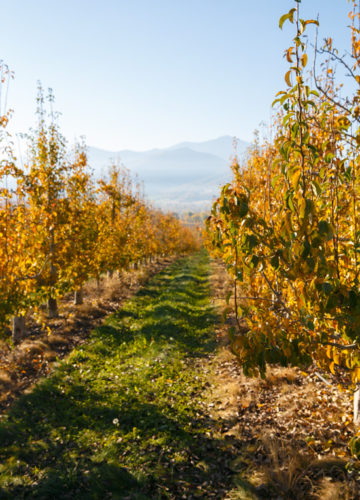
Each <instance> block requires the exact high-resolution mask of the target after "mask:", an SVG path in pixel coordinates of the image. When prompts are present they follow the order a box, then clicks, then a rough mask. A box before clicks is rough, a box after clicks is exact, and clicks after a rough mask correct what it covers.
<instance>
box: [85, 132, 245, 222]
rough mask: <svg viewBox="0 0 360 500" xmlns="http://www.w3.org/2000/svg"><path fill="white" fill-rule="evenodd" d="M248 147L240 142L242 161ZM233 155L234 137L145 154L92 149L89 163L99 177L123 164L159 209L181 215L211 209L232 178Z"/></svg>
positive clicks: (239, 149) (185, 144) (183, 144)
mask: <svg viewBox="0 0 360 500" xmlns="http://www.w3.org/2000/svg"><path fill="white" fill-rule="evenodd" d="M248 146H249V144H248V143H246V142H244V141H240V140H238V148H237V152H238V155H239V156H240V157H242V156H243V155H244V154H245V151H246V149H247V148H248ZM233 155H234V153H233V138H232V137H231V136H223V137H219V138H218V139H214V140H210V141H205V142H183V143H179V144H176V145H174V146H171V147H169V148H164V149H152V150H149V151H143V152H137V151H129V150H123V151H106V150H103V149H99V148H95V147H89V163H90V165H91V167H92V168H93V170H94V172H95V175H96V176H99V175H101V174H104V173H105V172H106V170H107V167H108V165H109V164H110V163H111V161H115V162H121V163H122V164H123V165H124V166H125V167H127V168H128V169H129V170H130V171H131V172H132V173H134V174H137V175H138V176H139V179H140V180H141V181H142V182H144V185H145V192H146V195H147V197H148V198H149V199H150V200H151V201H153V202H154V203H155V205H156V206H158V207H161V208H164V209H171V210H176V211H180V212H181V211H185V210H202V209H204V208H207V207H209V205H210V203H211V200H212V199H213V197H214V196H215V195H216V193H217V191H218V189H219V186H220V185H221V184H222V183H224V182H226V181H227V180H228V179H229V177H230V168H229V166H230V164H231V158H232V156H233Z"/></svg>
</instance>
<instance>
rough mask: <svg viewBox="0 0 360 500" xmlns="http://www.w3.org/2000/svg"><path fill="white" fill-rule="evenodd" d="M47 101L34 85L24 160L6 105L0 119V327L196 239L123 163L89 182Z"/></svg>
mask: <svg viewBox="0 0 360 500" xmlns="http://www.w3.org/2000/svg"><path fill="white" fill-rule="evenodd" d="M1 71H2V82H1V84H2V86H3V87H6V85H7V83H8V79H9V78H10V76H11V75H10V74H9V72H8V70H7V68H6V67H5V66H4V65H3V66H2V70H1ZM49 104H50V111H49V112H47V111H46V109H45V108H46V102H45V99H44V96H43V91H42V89H41V88H39V94H38V113H37V114H38V125H37V128H36V129H35V130H33V131H32V132H31V134H30V135H29V137H28V139H29V151H28V154H27V161H26V164H25V165H24V167H19V166H18V165H17V162H16V159H15V156H14V153H13V149H12V142H11V137H10V135H9V133H8V132H7V129H6V127H7V124H8V121H9V118H10V112H5V111H4V110H3V111H2V115H1V118H0V125H1V128H0V134H1V135H0V146H1V148H2V155H1V158H2V160H1V163H0V187H1V188H0V327H4V326H5V325H7V324H8V323H9V320H10V318H11V317H12V316H15V317H18V318H22V317H24V315H25V314H26V312H27V311H28V310H29V308H32V309H33V310H34V311H35V312H36V308H37V307H38V306H39V305H40V304H41V303H43V302H46V301H47V303H48V308H49V313H50V314H51V315H56V314H57V303H56V299H57V298H58V297H60V296H62V295H64V293H66V292H69V291H71V290H73V291H77V292H80V291H81V288H82V285H83V284H84V282H86V281H87V280H88V279H89V278H91V277H94V278H99V277H100V276H101V274H102V273H105V272H109V273H112V272H114V271H119V270H121V269H123V268H125V267H127V266H128V265H129V264H130V263H137V262H139V261H141V260H143V259H149V258H152V257H153V256H156V255H161V254H174V253H179V254H181V253H186V252H188V251H191V250H193V249H194V248H195V247H197V245H198V243H197V240H196V238H195V236H194V233H193V232H192V231H191V230H190V229H188V228H185V227H183V226H182V225H181V223H180V222H179V221H178V219H177V218H176V217H175V216H172V215H167V214H163V213H161V212H160V211H157V210H155V209H153V208H152V207H151V206H150V205H149V203H147V202H146V201H145V199H144V197H143V196H142V195H141V192H140V189H139V186H138V185H137V184H136V183H134V182H133V181H132V179H131V176H130V173H129V172H128V171H127V170H126V169H124V168H122V167H118V166H116V165H112V166H111V168H110V170H109V174H108V177H107V178H105V179H101V180H100V181H99V182H96V181H95V180H94V179H93V178H92V176H91V174H90V170H89V167H88V164H87V156H86V148H85V146H84V145H83V144H79V145H77V147H76V148H75V151H74V152H72V153H69V151H68V150H67V148H66V142H65V140H64V138H63V137H62V136H61V133H60V131H59V127H58V125H57V117H56V114H55V113H54V112H53V111H52V105H53V96H52V94H51V93H50V94H49ZM3 107H4V106H3ZM15 340H16V339H15Z"/></svg>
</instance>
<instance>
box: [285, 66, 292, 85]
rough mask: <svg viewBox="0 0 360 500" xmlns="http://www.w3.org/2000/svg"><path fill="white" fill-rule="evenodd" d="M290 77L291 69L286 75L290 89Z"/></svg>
mask: <svg viewBox="0 0 360 500" xmlns="http://www.w3.org/2000/svg"><path fill="white" fill-rule="evenodd" d="M290 75H291V69H289V71H288V72H287V73H286V74H285V82H286V83H287V85H288V86H289V87H291V80H290Z"/></svg>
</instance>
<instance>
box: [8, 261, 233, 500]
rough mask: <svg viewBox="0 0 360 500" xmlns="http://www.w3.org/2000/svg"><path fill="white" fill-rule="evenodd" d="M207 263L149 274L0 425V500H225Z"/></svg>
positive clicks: (225, 459)
mask: <svg viewBox="0 0 360 500" xmlns="http://www.w3.org/2000/svg"><path fill="white" fill-rule="evenodd" d="M208 276H209V260H208V257H207V255H206V254H205V253H200V254H197V255H195V256H192V257H188V258H186V259H182V260H180V261H177V262H176V263H175V264H173V265H172V266H170V267H169V268H168V269H166V270H165V271H163V272H162V273H160V274H159V275H157V276H156V277H155V278H154V279H152V280H151V282H150V283H149V284H148V286H146V287H145V288H144V289H142V290H141V291H140V292H139V293H138V294H137V295H136V296H135V297H134V298H133V299H131V300H130V301H129V302H127V303H126V304H125V306H124V307H123V308H122V309H121V310H120V311H118V312H117V313H115V314H113V315H112V316H110V317H109V318H108V319H107V321H106V322H105V324H104V325H103V326H101V327H99V328H97V329H96V330H95V331H94V332H93V334H92V336H91V337H90V339H89V342H88V343H87V344H86V346H82V347H81V348H78V349H75V350H74V351H73V353H72V354H71V356H70V357H69V358H68V359H67V360H66V361H64V362H62V363H61V364H60V365H59V366H58V368H57V369H56V370H55V372H54V373H53V374H52V375H51V376H50V377H49V378H47V379H45V380H43V381H41V382H40V383H39V384H38V385H37V386H36V387H35V388H34V389H33V390H32V391H31V392H30V393H29V394H27V395H25V396H23V397H21V398H20V399H19V400H18V401H17V402H16V403H15V404H14V405H13V407H12V409H11V410H10V411H9V412H8V413H7V414H6V415H5V416H3V417H2V419H1V420H0V499H2V498H4V499H23V498H36V499H44V500H45V499H46V500H50V499H76V500H78V499H84V500H85V499H86V500H88V499H107V498H113V499H128V500H129V499H167V498H169V499H170V498H171V499H177V498H186V499H191V498H226V492H227V491H229V490H230V489H231V480H232V473H231V470H230V468H229V467H228V464H229V463H230V462H231V460H233V459H234V458H235V457H236V450H234V448H233V447H231V446H229V445H228V443H227V442H226V439H224V440H223V439H221V438H219V437H216V436H219V433H218V432H217V429H218V422H216V421H214V420H213V419H212V417H211V414H210V413H209V405H208V404H207V403H206V402H205V401H203V397H204V394H206V391H208V389H207V385H208V381H207V374H206V369H205V368H204V367H205V366H206V363H204V359H206V358H208V357H209V356H210V355H211V353H212V352H213V351H214V348H215V334H214V325H215V323H216V321H217V317H216V314H215V312H214V310H213V309H212V307H211V305H210V297H209V282H208Z"/></svg>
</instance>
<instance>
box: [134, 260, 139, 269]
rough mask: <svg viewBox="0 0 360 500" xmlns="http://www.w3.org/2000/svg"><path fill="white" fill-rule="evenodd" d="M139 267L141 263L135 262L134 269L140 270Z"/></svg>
mask: <svg viewBox="0 0 360 500" xmlns="http://www.w3.org/2000/svg"><path fill="white" fill-rule="evenodd" d="M138 268H139V265H138V263H137V261H136V262H134V270H135V271H137V270H138Z"/></svg>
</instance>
